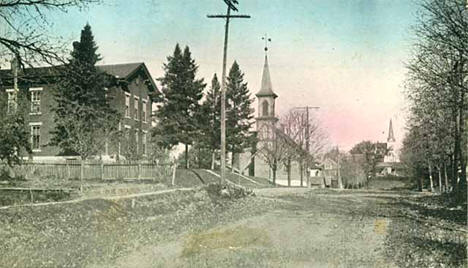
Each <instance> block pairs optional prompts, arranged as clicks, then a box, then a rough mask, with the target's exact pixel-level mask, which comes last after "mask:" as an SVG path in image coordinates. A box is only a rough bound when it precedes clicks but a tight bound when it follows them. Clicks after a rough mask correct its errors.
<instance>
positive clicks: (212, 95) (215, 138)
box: [199, 74, 221, 169]
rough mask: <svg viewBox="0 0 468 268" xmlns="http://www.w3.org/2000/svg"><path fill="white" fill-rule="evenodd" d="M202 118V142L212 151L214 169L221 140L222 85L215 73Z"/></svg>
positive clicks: (212, 166) (204, 104)
mask: <svg viewBox="0 0 468 268" xmlns="http://www.w3.org/2000/svg"><path fill="white" fill-rule="evenodd" d="M200 120H201V123H202V131H203V135H202V137H201V141H200V142H201V145H203V146H204V147H205V148H208V149H209V150H210V151H211V168H212V169H213V168H214V160H215V152H216V150H217V149H219V147H220V142H221V86H220V84H219V81H218V77H217V76H216V74H214V75H213V79H212V80H211V88H210V90H209V91H208V93H207V94H206V99H205V101H204V102H203V104H202V109H201V115H200ZM199 157H200V156H199Z"/></svg>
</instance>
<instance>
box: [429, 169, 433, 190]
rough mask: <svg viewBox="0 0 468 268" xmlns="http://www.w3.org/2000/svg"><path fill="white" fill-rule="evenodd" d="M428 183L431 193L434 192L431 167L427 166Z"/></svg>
mask: <svg viewBox="0 0 468 268" xmlns="http://www.w3.org/2000/svg"><path fill="white" fill-rule="evenodd" d="M429 183H430V186H431V192H434V181H433V180H432V166H431V164H429Z"/></svg>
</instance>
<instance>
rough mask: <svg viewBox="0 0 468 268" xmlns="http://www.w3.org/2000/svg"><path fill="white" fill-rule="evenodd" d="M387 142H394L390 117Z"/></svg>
mask: <svg viewBox="0 0 468 268" xmlns="http://www.w3.org/2000/svg"><path fill="white" fill-rule="evenodd" d="M387 142H389V143H391V142H395V135H393V126H392V119H390V125H389V126H388V138H387Z"/></svg>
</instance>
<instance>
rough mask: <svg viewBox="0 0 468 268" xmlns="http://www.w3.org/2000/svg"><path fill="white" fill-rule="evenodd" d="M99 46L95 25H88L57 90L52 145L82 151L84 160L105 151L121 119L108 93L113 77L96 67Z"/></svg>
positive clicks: (66, 152)
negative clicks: (92, 30) (92, 27)
mask: <svg viewBox="0 0 468 268" xmlns="http://www.w3.org/2000/svg"><path fill="white" fill-rule="evenodd" d="M97 49H98V47H97V46H96V43H95V41H94V36H93V34H92V32H91V26H89V24H86V26H85V27H84V29H83V30H82V31H81V39H80V41H79V42H78V41H77V42H74V43H73V51H72V53H71V58H70V59H69V62H68V63H67V64H66V65H65V66H64V68H63V70H62V78H61V80H60V81H59V83H58V85H57V87H56V90H55V93H54V98H55V101H56V103H57V105H56V106H55V107H54V108H53V111H54V112H55V117H54V121H55V124H56V127H55V129H54V130H53V131H52V135H53V137H52V140H51V145H56V146H59V147H60V149H61V151H62V154H70V153H72V154H78V155H80V156H81V158H82V159H87V158H89V157H90V156H93V155H96V154H98V153H99V151H100V150H102V148H103V146H104V143H105V141H106V139H108V138H109V137H113V136H114V135H112V134H115V133H116V132H117V126H118V122H119V119H120V116H119V114H118V112H117V111H116V110H114V109H112V108H111V107H110V105H109V99H108V97H107V95H106V86H109V83H110V79H108V77H109V76H107V75H106V74H105V73H102V72H99V71H98V70H97V69H96V66H95V64H96V63H97V62H98V61H99V60H101V57H100V55H99V54H97Z"/></svg>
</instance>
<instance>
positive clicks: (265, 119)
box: [255, 36, 278, 141]
mask: <svg viewBox="0 0 468 268" xmlns="http://www.w3.org/2000/svg"><path fill="white" fill-rule="evenodd" d="M263 39H264V40H265V63H264V64H263V73H262V84H261V86H260V90H259V91H258V92H257V94H255V96H257V100H258V110H257V111H258V116H257V118H256V121H257V131H258V132H259V134H258V138H259V139H260V140H263V141H266V140H273V139H274V136H275V135H274V129H275V125H276V122H277V121H278V118H277V117H276V116H275V114H276V112H275V99H276V98H277V97H278V95H276V94H275V92H273V86H272V84H271V78H270V68H269V66H268V55H267V52H268V48H267V46H266V45H267V41H271V39H269V38H267V37H266V36H265V37H264V38H263Z"/></svg>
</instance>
